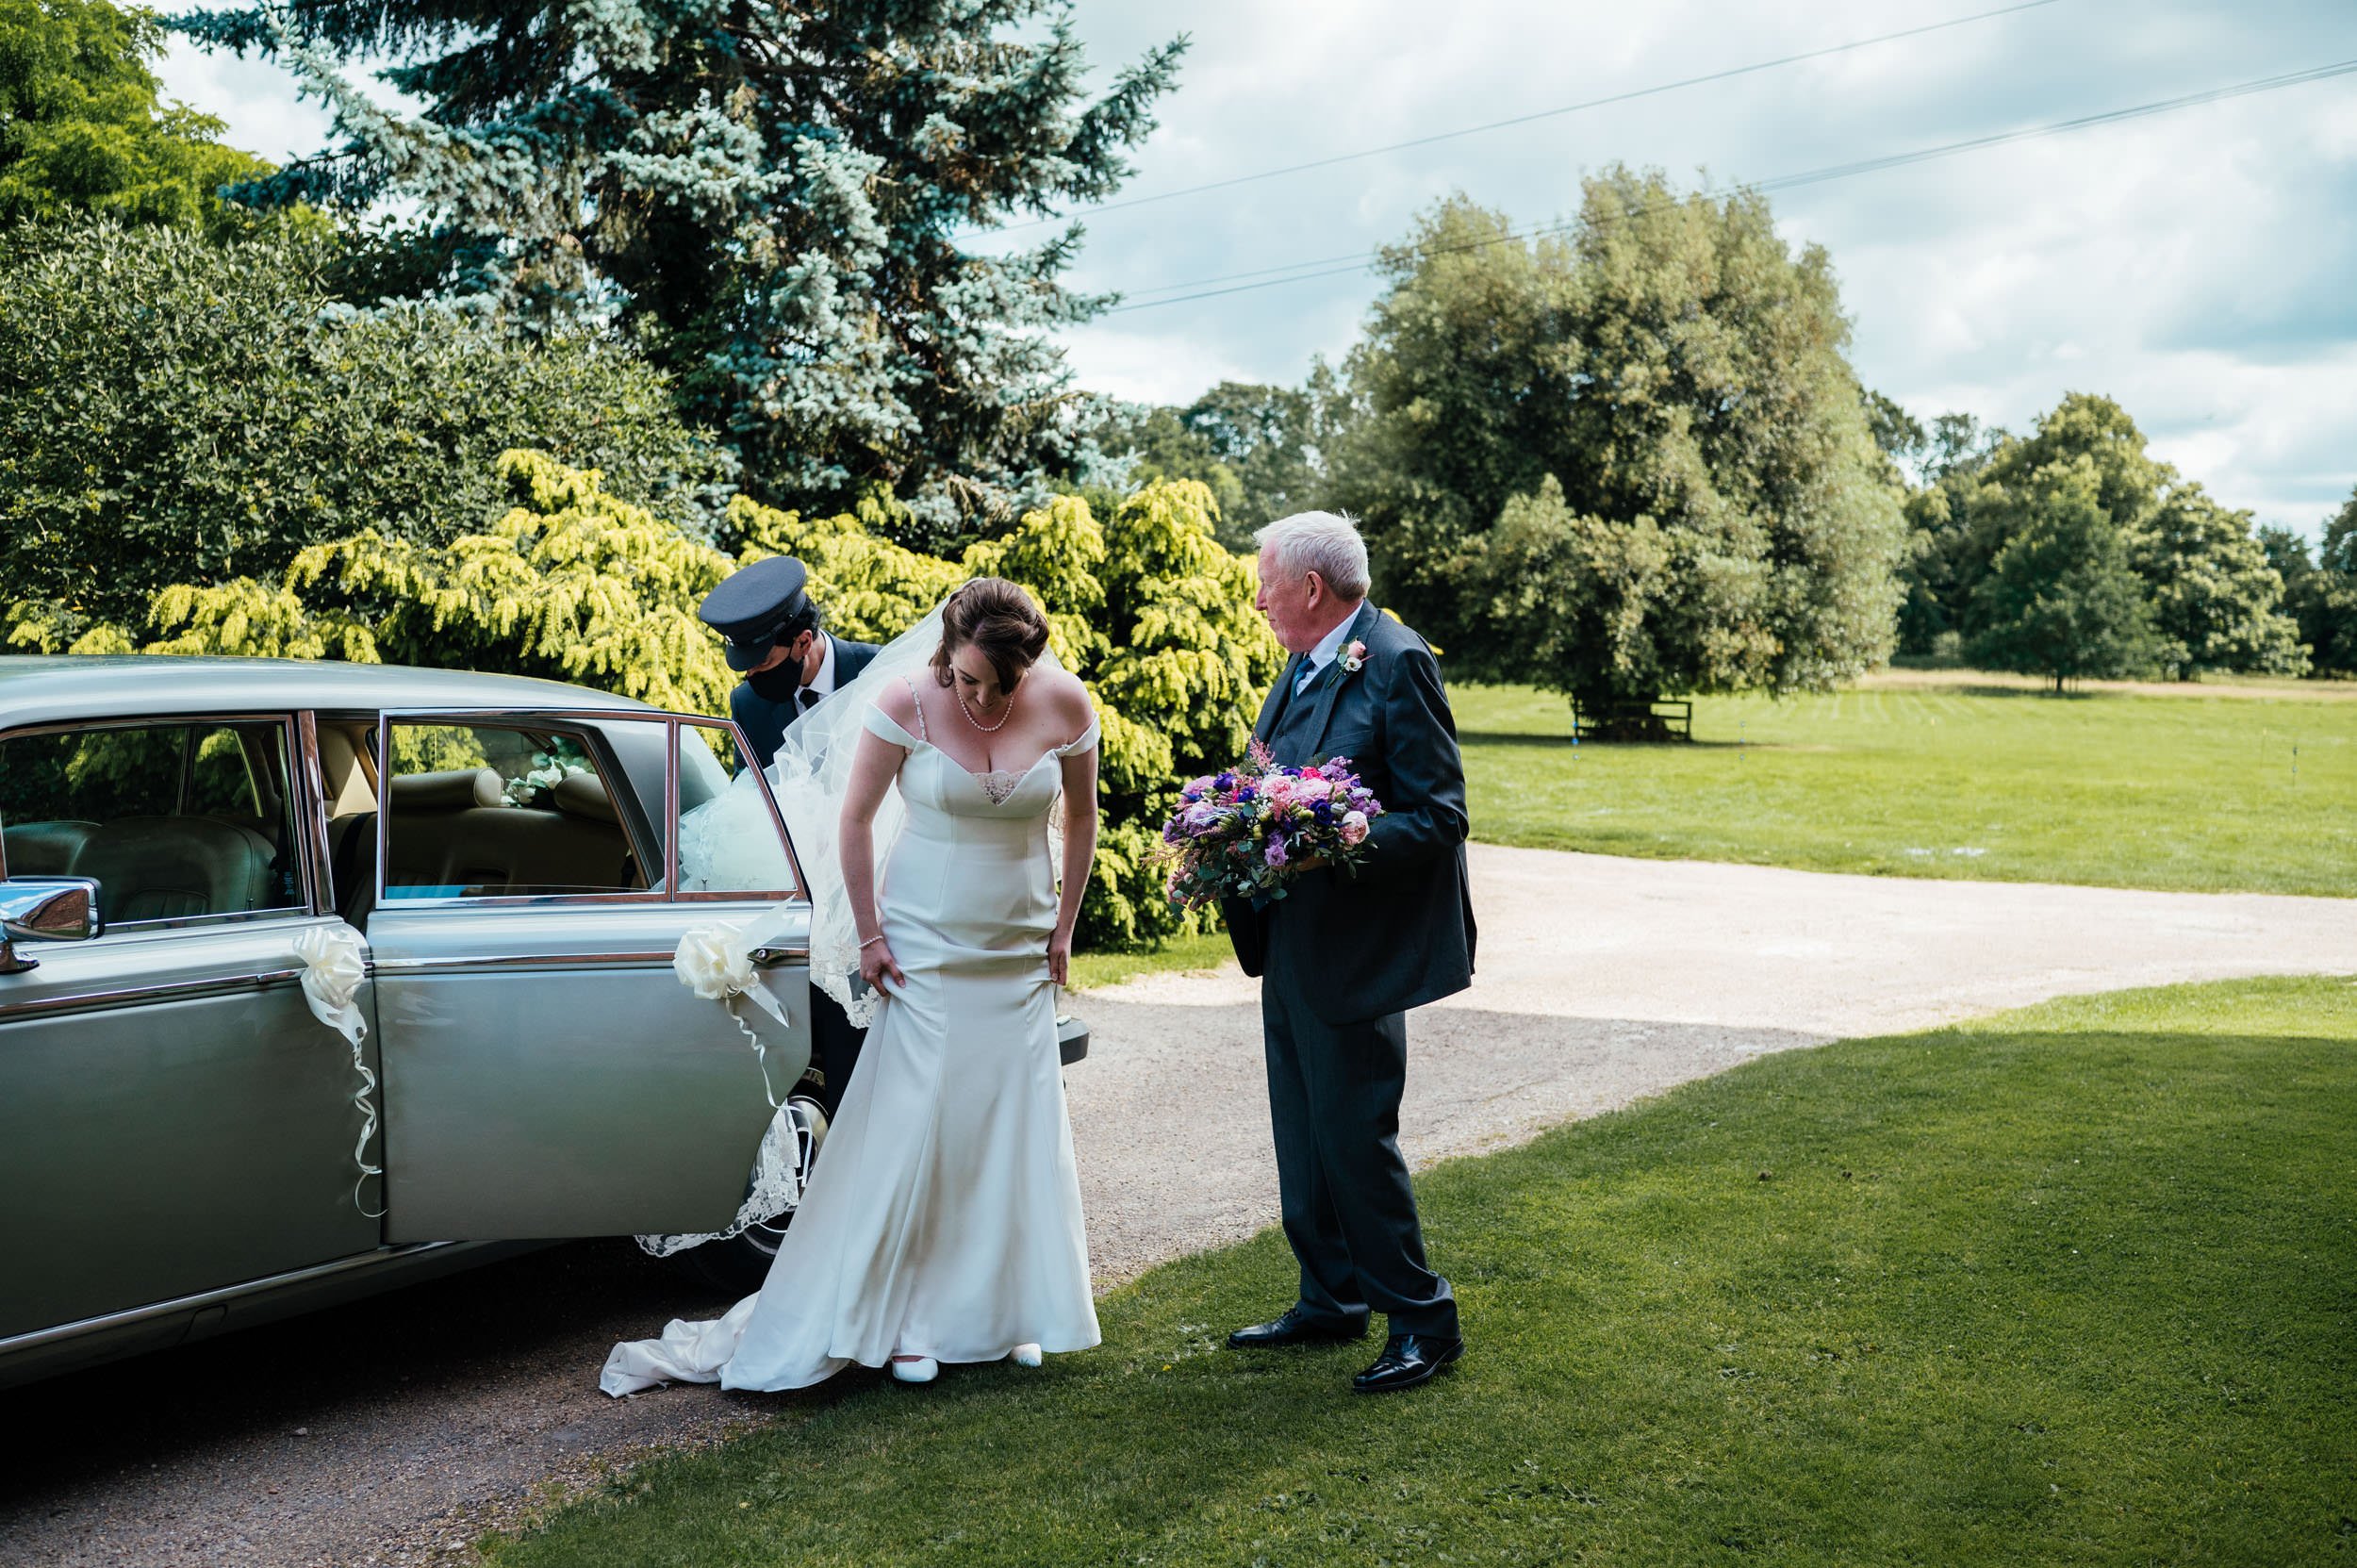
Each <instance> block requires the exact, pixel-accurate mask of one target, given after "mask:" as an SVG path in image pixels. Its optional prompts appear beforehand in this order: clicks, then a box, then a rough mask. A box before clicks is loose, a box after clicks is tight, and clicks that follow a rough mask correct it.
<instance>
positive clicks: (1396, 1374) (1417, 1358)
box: [1350, 1334, 1465, 1394]
mask: <svg viewBox="0 0 2357 1568" xmlns="http://www.w3.org/2000/svg"><path fill="white" fill-rule="evenodd" d="M1464 1353H1465V1342H1464V1341H1463V1340H1461V1339H1441V1338H1438V1337H1436V1336H1434V1335H1431V1334H1393V1336H1392V1337H1391V1338H1390V1339H1388V1340H1386V1341H1384V1342H1383V1354H1381V1355H1380V1356H1377V1357H1376V1358H1375V1364H1374V1365H1373V1366H1371V1367H1369V1368H1367V1369H1366V1370H1365V1371H1364V1372H1361V1373H1360V1374H1359V1376H1357V1377H1356V1378H1352V1379H1351V1380H1350V1386H1351V1387H1352V1388H1354V1389H1357V1390H1358V1391H1359V1392H1360V1393H1361V1394H1393V1393H1396V1392H1398V1391H1399V1390H1401V1389H1404V1388H1414V1387H1415V1386H1416V1385H1417V1384H1418V1383H1428V1382H1430V1381H1431V1380H1432V1379H1433V1378H1437V1377H1439V1376H1440V1375H1441V1369H1442V1368H1443V1367H1445V1366H1447V1365H1448V1364H1449V1363H1450V1362H1453V1361H1455V1360H1456V1359H1457V1358H1458V1357H1459V1356H1461V1355H1463V1354H1464Z"/></svg>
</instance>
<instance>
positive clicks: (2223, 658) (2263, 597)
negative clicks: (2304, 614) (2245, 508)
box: [2130, 485, 2308, 681]
mask: <svg viewBox="0 0 2357 1568" xmlns="http://www.w3.org/2000/svg"><path fill="white" fill-rule="evenodd" d="M2130 559H2131V561H2132V562H2133V564H2134V567H2135V569H2136V570H2137V571H2138V572H2139V573H2140V574H2142V576H2143V578H2144V580H2145V583H2146V584H2147V586H2148V587H2149V590H2150V592H2151V602H2152V620H2153V629H2154V631H2155V632H2156V633H2158V634H2159V637H2160V642H2159V649H2158V652H2159V657H2160V662H2161V664H2162V665H2163V666H2164V667H2165V668H2167V669H2168V670H2169V672H2170V673H2171V675H2172V676H2174V677H2175V678H2176V679H2178V680H2181V681H2187V680H2193V679H2195V678H2196V677H2198V676H2199V675H2200V673H2201V672H2202V671H2203V670H2205V669H2232V670H2250V671H2253V672H2257V673H2264V674H2275V675H2298V674H2301V673H2303V672H2305V671H2306V669H2307V668H2308V655H2307V652H2306V651H2305V650H2304V649H2302V648H2301V646H2300V641H2299V625H2298V623H2297V622H2296V621H2294V620H2293V619H2291V618H2290V617H2289V616H2286V615H2284V614H2283V609H2282V606H2283V577H2282V576H2281V575H2280V574H2279V573H2278V572H2277V571H2276V570H2275V569H2274V568H2273V567H2271V566H2269V565H2268V564H2267V558H2266V550H2265V549H2264V548H2263V547H2262V546H2261V545H2260V543H2259V540H2258V539H2257V538H2256V537H2255V536H2253V535H2252V533H2251V519H2250V513H2248V512H2233V511H2229V510H2227V509H2226V508H2225V507H2223V506H2220V505H2219V504H2218V503H2217V502H2215V501H2213V500H2211V499H2210V497H2209V496H2208V494H2207V493H2205V492H2204V491H2203V490H2202V488H2201V487H2200V486H2199V485H2181V486H2179V487H2177V488H2176V489H2174V490H2172V491H2170V492H2169V494H2168V496H2167V499H2166V500H2164V501H2163V502H2162V503H2161V504H2160V507H2159V509H2158V510H2157V511H2155V512H2154V513H2153V515H2152V519H2151V521H2150V522H2149V523H2148V524H2146V526H2145V527H2144V529H2143V530H2142V531H2141V532H2139V533H2138V535H2137V536H2136V537H2135V540H2134V548H2133V549H2132V551H2131V553H2130Z"/></svg>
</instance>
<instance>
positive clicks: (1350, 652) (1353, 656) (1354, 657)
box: [1343, 642, 1367, 674]
mask: <svg viewBox="0 0 2357 1568" xmlns="http://www.w3.org/2000/svg"><path fill="white" fill-rule="evenodd" d="M1366 662H1367V645H1366V644H1365V643H1363V642H1353V643H1352V644H1351V645H1350V646H1349V647H1348V648H1345V649H1343V668H1344V669H1347V670H1349V671H1351V672H1352V673H1354V674H1356V673H1357V672H1358V671H1359V670H1360V669H1361V668H1364V667H1365V665H1366Z"/></svg>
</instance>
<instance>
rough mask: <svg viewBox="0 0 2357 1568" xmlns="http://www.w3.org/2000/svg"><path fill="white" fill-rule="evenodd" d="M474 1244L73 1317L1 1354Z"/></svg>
mask: <svg viewBox="0 0 2357 1568" xmlns="http://www.w3.org/2000/svg"><path fill="white" fill-rule="evenodd" d="M477 1245H479V1244H477V1243H474V1242H417V1243H413V1244H411V1245H410V1246H380V1247H378V1248H377V1249H376V1250H374V1251H372V1252H360V1253H354V1255H353V1256H351V1257H349V1258H338V1259H336V1260H335V1261H333V1262H332V1263H313V1264H312V1265H310V1266H309V1267H308V1268H298V1269H289V1270H288V1272H286V1273H284V1274H267V1275H264V1276H263V1277H262V1278H261V1279H244V1280H240V1281H239V1282H238V1283H237V1284H234V1285H223V1286H221V1287H220V1288H218V1289H216V1290H208V1291H200V1292H198V1293H197V1294H196V1295H194V1296H173V1297H172V1298H171V1299H169V1300H165V1301H151V1302H149V1303H148V1304H147V1305H146V1306H144V1307H129V1308H125V1309H124V1311H122V1312H107V1313H105V1314H104V1315H102V1316H99V1317H85V1318H78V1319H76V1320H75V1321H74V1322H72V1323H60V1324H58V1325H56V1326H55V1327H53V1328H48V1329H34V1330H32V1331H31V1332H30V1333H25V1334H12V1335H10V1336H9V1337H8V1338H7V1339H0V1356H7V1355H11V1354H13V1353H15V1352H16V1351H19V1350H31V1349H34V1348H36V1347H38V1346H40V1345H54V1344H57V1343H58V1341H60V1340H69V1339H79V1338H80V1337H81V1336H82V1335H84V1334H96V1333H103V1332H105V1331H106V1330H107V1329H127V1328H130V1327H132V1326H133V1325H134V1324H139V1323H144V1322H147V1321H148V1320H150V1319H152V1318H158V1317H169V1316H171V1315H173V1313H175V1312H195V1311H199V1310H201V1309H203V1308H206V1307H210V1306H214V1305H216V1304H218V1303H221V1302H224V1301H235V1300H236V1299H238V1298H239V1296H254V1295H256V1294H258V1293H259V1292H262V1291H266V1290H275V1289H277V1288H278V1287H280V1286H282V1285H299V1284H302V1283H304V1282H305V1280H310V1279H327V1278H329V1277H331V1276H334V1275H338V1274H349V1273H351V1272H352V1271H354V1269H363V1268H370V1267H373V1266H374V1265H376V1264H378V1263H387V1262H389V1261H390V1260H392V1259H394V1258H409V1257H415V1256H416V1255H417V1254H419V1253H420V1252H431V1251H433V1250H435V1249H436V1248H437V1247H444V1246H477Z"/></svg>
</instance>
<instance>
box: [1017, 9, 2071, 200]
mask: <svg viewBox="0 0 2357 1568" xmlns="http://www.w3.org/2000/svg"><path fill="white" fill-rule="evenodd" d="M2061 3H2062V0H2022V3H2021V4H2019V5H2013V6H2001V7H1999V8H1997V9H1995V10H1993V11H1976V12H1974V13H1973V14H1972V15H1970V16H1957V17H1951V18H1949V19H1948V20H1947V21H1945V22H1928V23H1925V24H1924V25H1921V26H1920V27H1905V28H1902V29H1901V30H1899V31H1898V32H1895V33H1877V34H1875V35H1874V36H1873V37H1872V38H1859V39H1852V40H1851V41H1849V42H1847V43H1832V44H1827V45H1826V46H1825V47H1824V48H1821V49H1806V50H1803V51H1802V52H1801V53H1799V54H1797V55H1779V56H1778V57H1776V58H1774V59H1769V60H1755V61H1754V62H1752V63H1751V64H1749V65H1736V66H1730V67H1728V68H1727V69H1726V70H1724V71H1712V72H1709V73H1706V74H1703V75H1700V76H1686V77H1681V78H1680V79H1679V80H1677V81H1674V82H1662V83H1659V84H1657V85H1656V86H1653V87H1640V88H1631V89H1630V90H1629V91H1625V92H1615V93H1611V94H1609V95H1607V96H1606V97H1602V98H1590V99H1587V100H1585V101H1583V102H1581V103H1576V104H1565V105H1563V106H1562V107H1559V108H1546V109H1538V110H1535V111H1533V112H1532V113H1529V114H1517V115H1515V116H1513V117H1512V118H1511V119H1508V120H1492V121H1490V122H1488V123H1487V124H1479V125H1467V126H1465V127H1464V128H1463V129H1461V130H1454V131H1436V132H1434V133H1433V134H1432V135H1430V136H1418V137H1411V138H1409V140H1406V141H1392V142H1387V143H1385V144H1384V145H1383V146H1380V147H1365V148H1361V149H1360V150H1359V151H1358V152H1355V153H1336V154H1334V155H1333V156H1332V157H1320V158H1311V159H1310V161H1309V162H1307V163H1288V164H1286V165H1284V166H1283V167H1281V168H1277V169H1263V170H1261V171H1260V172H1259V173H1252V174H1233V175H1230V176H1229V177H1228V178H1226V179H1219V180H1210V181H1207V182H1205V183H1204V184H1202V185H1187V186H1181V187H1179V188H1178V190H1162V191H1157V192H1155V193H1154V194H1152V195H1150V196H1132V197H1130V198H1129V200H1127V201H1120V202H1103V203H1100V204H1098V205H1097V206H1092V207H1089V208H1087V209H1086V214H1085V215H1087V216H1092V217H1093V216H1095V215H1096V214H1097V213H1100V212H1119V211H1122V210H1123V209H1124V208H1127V207H1133V206H1149V205H1151V204H1153V203H1155V202H1174V201H1177V200H1178V198H1179V197H1181V196H1199V195H1201V194H1202V193H1203V192H1204V191H1206V190H1228V189H1230V188H1232V187H1234V186H1239V185H1250V184H1253V183H1254V182H1255V181H1258V180H1273V179H1276V178H1277V177H1278V176H1279V175H1281V174H1298V173H1305V172H1307V171H1309V170H1311V169H1330V168H1332V167H1334V166H1335V165H1336V164H1338V163H1356V162H1358V161H1359V160H1360V159H1362V158H1370V157H1382V156H1383V155H1384V154H1386V153H1399V152H1406V151H1407V150H1409V148H1411V147H1429V146H1431V145H1433V144H1434V143H1435V142H1441V141H1454V140H1457V139H1459V137H1467V136H1479V135H1481V134H1482V133H1484V132H1486V131H1502V130H1506V129H1508V128H1510V127H1512V126H1515V125H1527V124H1533V123H1535V122H1537V121H1541V120H1553V119H1557V118H1558V117H1560V116H1562V115H1566V114H1578V113H1580V112H1581V111H1583V110H1586V109H1591V108H1603V107H1606V106H1607V105H1610V104H1625V103H1629V102H1632V101H1634V100H1636V99H1639V98H1651V97H1654V96H1656V95H1657V94H1660V93H1664V92H1676V91H1680V90H1682V89H1685V88H1689V87H1702V86H1706V85H1707V84H1708V83H1711V82H1723V81H1728V80H1731V79H1732V78H1734V77H1737V76H1748V75H1751V74H1755V73H1756V72H1761V71H1773V70H1776V69H1778V68H1779V67H1782V66H1787V65H1798V64H1801V63H1802V62H1803V61H1805V60H1815V59H1824V58H1828V57H1830V56H1834V55H1845V54H1848V53H1849V52H1850V51H1852V50H1854V49H1867V48H1871V47H1872V46H1873V45H1875V44H1878V43H1892V42H1896V41H1898V40H1900V39H1907V38H1920V37H1922V36H1923V35H1924V34H1926V33H1937V32H1943V31H1945V30H1946V29H1948V28H1950V27H1964V26H1969V25H1971V24H1973V23H1975V22H1986V21H1989V20H1990V19H1991V18H1994V17H2000V16H2012V15H2014V14H2015V13H2016V12H2018V11H2034V10H2037V9H2039V8H2042V7H2046V6H2053V5H2059V4H2061ZM1074 216H1078V215H1076V214H1073V213H1064V214H1062V215H1060V216H1057V217H1052V218H1029V219H1026V220H1024V221H1023V222H1022V223H1001V224H998V225H997V226H996V227H995V228H992V229H987V230H978V231H976V232H978V233H993V234H1009V233H1014V232H1016V231H1018V230H1022V229H1029V228H1038V227H1039V226H1041V225H1042V224H1044V223H1063V222H1065V221H1066V220H1068V219H1070V218H1072V217H1074Z"/></svg>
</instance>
